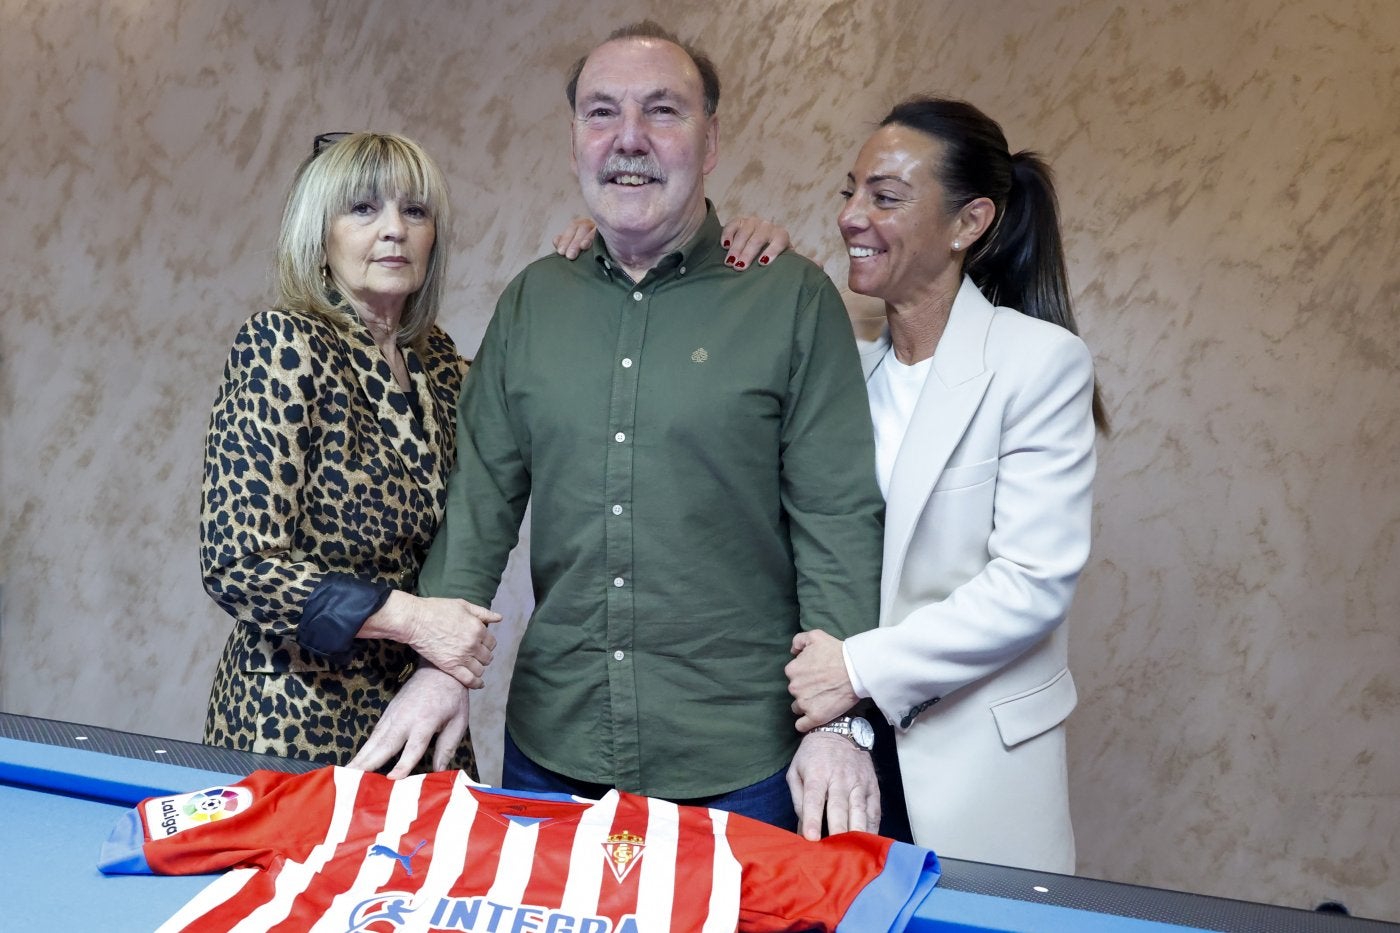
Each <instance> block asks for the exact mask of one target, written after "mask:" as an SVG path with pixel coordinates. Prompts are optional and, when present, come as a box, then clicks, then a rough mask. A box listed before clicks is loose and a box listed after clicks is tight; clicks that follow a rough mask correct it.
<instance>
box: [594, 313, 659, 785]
mask: <svg viewBox="0 0 1400 933" xmlns="http://www.w3.org/2000/svg"><path fill="white" fill-rule="evenodd" d="M624 294H625V295H628V296H629V297H630V298H631V300H630V301H628V300H626V298H624V299H623V301H622V307H621V308H620V309H619V310H620V319H619V323H620V326H619V328H618V336H617V344H616V352H615V355H614V357H613V359H614V360H615V361H616V365H615V366H614V367H613V370H612V374H613V378H612V392H611V397H610V400H609V408H608V424H609V425H610V426H611V428H612V430H611V432H610V435H609V436H610V440H609V442H608V445H607V446H608V452H607V459H606V473H605V478H604V488H603V496H604V498H603V507H604V508H606V509H608V510H609V511H610V512H611V513H612V514H611V516H609V517H608V519H607V521H606V522H605V523H604V529H605V533H604V541H605V543H606V558H607V564H606V565H605V566H606V567H607V568H608V576H607V577H606V580H607V583H606V588H607V636H606V637H607V642H606V644H607V645H608V648H609V655H610V657H611V660H612V662H613V663H611V664H609V665H608V666H607V671H608V673H607V682H608V690H609V705H610V707H611V718H612V740H613V746H612V749H611V752H612V768H613V773H614V776H615V780H616V781H617V782H618V786H620V787H624V788H627V787H637V786H639V785H640V780H641V776H640V764H641V763H640V747H639V746H640V742H641V730H640V725H639V711H638V709H637V681H636V678H637V670H636V665H635V664H634V663H633V654H634V652H635V651H636V644H635V637H636V592H635V591H636V587H635V586H634V582H635V581H634V580H633V579H632V571H633V568H634V566H635V559H634V558H635V555H634V553H633V547H634V544H633V539H632V535H633V529H632V512H631V508H630V497H631V495H632V485H633V479H634V475H635V464H634V461H635V458H636V456H637V449H636V443H635V440H636V438H635V436H634V435H635V434H636V430H637V428H636V425H637V394H638V381H639V379H640V376H641V372H640V370H641V366H640V365H639V364H640V363H641V352H642V336H643V335H644V334H645V333H646V323H647V314H648V310H649V309H648V302H646V301H645V300H644V299H646V297H647V294H646V292H644V291H643V290H642V289H640V288H635V289H634V290H633V291H631V292H630V293H624Z"/></svg>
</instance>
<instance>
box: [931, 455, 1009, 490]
mask: <svg viewBox="0 0 1400 933" xmlns="http://www.w3.org/2000/svg"><path fill="white" fill-rule="evenodd" d="M997 463H998V460H997V458H996V457H993V458H992V459H990V460H983V461H981V462H979V463H967V464H960V465H958V466H950V467H945V468H944V470H943V472H942V473H940V474H939V476H938V482H937V483H935V484H934V486H933V491H934V492H935V493H940V492H952V491H954V490H957V489H970V488H972V487H973V486H980V485H981V484H983V483H986V482H989V481H991V480H993V479H996V475H997Z"/></svg>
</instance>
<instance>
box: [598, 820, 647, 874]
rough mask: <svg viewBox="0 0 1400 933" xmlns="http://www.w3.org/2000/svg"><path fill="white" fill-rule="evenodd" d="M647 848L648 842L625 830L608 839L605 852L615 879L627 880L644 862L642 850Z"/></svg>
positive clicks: (605, 843) (604, 847) (604, 845)
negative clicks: (638, 864)
mask: <svg viewBox="0 0 1400 933" xmlns="http://www.w3.org/2000/svg"><path fill="white" fill-rule="evenodd" d="M645 848H646V840H644V839H643V838H642V837H641V836H638V835H637V834H636V833H630V832H628V831H627V830H623V831H622V832H620V833H613V834H612V835H611V836H609V837H608V841H607V842H604V843H603V852H604V853H605V855H606V858H607V861H608V867H609V868H611V869H612V873H613V877H615V878H617V880H618V881H622V880H623V879H625V878H626V877H627V875H628V873H629V872H631V871H632V869H633V868H635V867H636V866H637V863H638V862H640V861H641V860H642V850H643V849H645Z"/></svg>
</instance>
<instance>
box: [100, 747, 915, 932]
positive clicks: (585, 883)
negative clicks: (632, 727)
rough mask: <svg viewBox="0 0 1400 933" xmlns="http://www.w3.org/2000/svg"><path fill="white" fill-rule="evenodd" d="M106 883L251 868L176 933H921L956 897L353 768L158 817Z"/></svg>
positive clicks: (714, 830)
mask: <svg viewBox="0 0 1400 933" xmlns="http://www.w3.org/2000/svg"><path fill="white" fill-rule="evenodd" d="M99 867H100V868H101V869H102V870H103V871H104V872H108V873H122V872H125V873H154V874H198V873H205V872H214V871H222V870H224V869H234V870H233V871H230V872H228V873H227V874H225V875H223V876H222V877H221V878H219V879H217V880H216V881H214V882H213V883H212V884H211V885H210V886H209V887H208V888H206V889H205V890H204V891H203V892H201V893H200V894H199V895H198V896H197V897H195V898H194V900H192V901H190V902H189V903H188V904H186V905H185V906H184V907H183V908H182V909H181V910H180V911H179V913H177V914H176V915H175V916H174V917H172V918H171V919H170V920H169V921H168V922H167V923H166V924H165V925H163V926H162V927H161V931H162V933H163V931H174V930H189V931H199V933H204V931H210V933H213V931H237V933H252V931H259V933H261V931H274V930H275V931H288V933H290V931H297V933H301V931H316V933H323V931H325V933H330V931H334V933H417V931H472V933H651V931H671V930H676V931H690V930H694V931H705V933H708V931H721V930H723V931H730V930H735V929H739V930H756V931H757V930H806V929H809V928H811V929H817V930H841V931H846V930H850V931H860V933H869V931H879V930H899V929H903V927H904V924H905V922H906V921H907V918H908V916H909V914H910V913H912V911H913V909H914V907H915V906H917V905H918V903H919V902H920V901H921V900H922V899H923V897H924V895H925V894H926V893H927V892H928V891H929V890H930V889H931V888H932V887H933V885H934V883H935V882H936V881H937V878H938V860H937V858H935V857H934V855H933V853H932V852H929V851H928V850H926V849H920V848H916V847H914V846H909V845H905V844H903V843H898V842H894V841H892V840H889V839H884V838H881V837H879V836H875V835H871V834H868V833H842V834H840V835H837V836H832V837H830V838H827V839H823V840H822V841H821V842H809V841H807V840H805V839H803V838H802V837H800V836H797V835H795V834H793V833H789V832H787V831H785V830H781V829H777V828H775V827H772V826H769V825H767V824H765V823H760V822H757V821H755V820H751V819H748V818H746V817H742V816H737V815H734V814H730V813H726V812H724V811H722V810H711V809H708V808H705V807H683V806H677V805H675V804H672V803H667V802H665V801H662V800H656V799H654V798H649V797H639V796H636V795H634V794H628V793H622V792H618V791H612V792H610V793H609V794H608V795H607V796H606V797H604V798H603V799H602V800H600V801H587V800H581V799H579V798H574V797H564V796H556V795H537V794H525V793H516V792H512V791H498V790H493V789H489V788H485V787H482V786H481V785H478V784H475V783H474V782H472V781H471V780H470V779H469V778H468V777H467V776H466V775H465V774H464V773H462V772H456V771H443V772H438V773H435V774H427V775H419V776H416V777H411V778H406V779H404V780H400V781H391V780H389V779H388V778H386V777H383V776H382V775H378V774H366V773H363V772H359V771H351V770H349V769H346V768H323V769H321V770H319V771H313V772H310V773H308V774H297V775H293V774H282V773H279V772H273V771H257V772H254V773H253V774H252V775H250V776H249V777H247V778H246V779H244V780H243V781H240V782H239V783H237V784H233V785H229V786H227V787H216V788H209V789H206V790H202V791H197V792H195V793H191V794H182V795H178V796H174V797H152V798H149V799H147V800H145V801H142V803H141V804H139V805H138V806H137V807H136V808H135V809H133V810H131V811H129V812H128V814H127V815H126V818H125V819H124V820H123V822H122V824H120V825H119V826H117V827H116V828H115V829H114V830H113V832H112V834H111V837H110V838H109V839H108V841H107V844H106V846H104V848H103V853H102V860H101V862H100V864H99Z"/></svg>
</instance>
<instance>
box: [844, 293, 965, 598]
mask: <svg viewBox="0 0 1400 933" xmlns="http://www.w3.org/2000/svg"><path fill="white" fill-rule="evenodd" d="M991 323H992V306H991V304H990V303H989V302H988V301H987V300H986V299H985V298H983V297H982V293H981V292H979V291H978V290H977V287H976V286H975V285H973V284H972V280H971V279H969V278H967V277H964V278H963V283H962V286H961V287H960V288H959V290H958V295H957V298H955V299H954V301H953V308H952V311H951V312H950V314H949V318H948V326H947V327H946V328H945V329H944V331H943V336H942V337H941V338H939V341H938V348H937V349H936V350H935V351H934V354H933V366H932V369H931V370H930V371H929V375H928V379H926V380H925V381H924V387H923V390H922V391H921V392H920V393H919V402H918V404H917V405H916V406H915V408H914V416H913V418H912V419H911V420H910V422H909V429H908V431H906V432H905V435H904V441H903V443H902V444H900V447H899V455H898V456H897V457H896V458H895V462H894V471H893V473H892V475H891V477H890V492H889V500H888V501H887V502H886V504H885V567H884V573H883V574H882V575H881V585H880V605H881V608H882V610H883V609H885V608H887V607H889V606H891V605H892V604H893V602H894V595H895V593H896V592H898V589H899V578H900V572H901V570H902V569H903V567H904V558H905V554H906V553H907V551H908V549H909V542H910V541H911V539H912V538H913V535H914V528H915V526H916V525H917V524H918V522H919V517H920V516H921V515H922V514H923V511H924V507H925V506H926V504H927V503H928V497H929V494H930V493H931V492H932V491H933V487H934V485H935V484H936V483H937V482H938V477H939V476H940V475H941V474H942V472H943V468H944V467H945V466H947V464H948V458H949V457H950V456H951V455H952V453H953V450H954V449H955V448H956V447H957V446H958V442H959V441H961V440H962V438H963V435H964V434H965V433H967V427H968V425H969V424H971V423H972V418H973V415H975V414H976V412H977V407H978V406H979V405H980V404H981V403H982V397H983V396H984V395H985V394H986V391H987V386H988V385H990V384H991V381H992V372H991V370H989V369H987V366H986V355H985V348H986V342H987V331H988V329H989V328H990V327H991ZM888 345H889V344H888V341H886V342H885V346H886V347H888ZM881 356H883V354H881ZM878 361H879V357H876V358H875V362H876V363H878ZM864 362H865V354H862V363H864ZM873 369H874V365H873V364H872V365H871V366H870V367H869V368H868V369H867V370H866V375H867V377H868V376H869V374H870V372H871V371H873Z"/></svg>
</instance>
